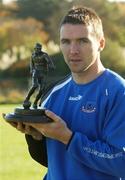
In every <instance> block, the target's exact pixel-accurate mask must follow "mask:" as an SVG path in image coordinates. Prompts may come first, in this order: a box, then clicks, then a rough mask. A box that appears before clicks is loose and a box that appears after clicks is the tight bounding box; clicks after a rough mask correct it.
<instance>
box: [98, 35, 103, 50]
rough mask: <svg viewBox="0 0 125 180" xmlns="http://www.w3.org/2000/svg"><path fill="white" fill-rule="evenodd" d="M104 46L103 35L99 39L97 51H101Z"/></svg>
mask: <svg viewBox="0 0 125 180" xmlns="http://www.w3.org/2000/svg"><path fill="white" fill-rule="evenodd" d="M104 47H105V38H104V37H102V38H100V41H99V49H98V50H99V51H102V50H103V49H104Z"/></svg>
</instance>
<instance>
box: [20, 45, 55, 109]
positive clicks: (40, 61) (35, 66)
mask: <svg viewBox="0 0 125 180" xmlns="http://www.w3.org/2000/svg"><path fill="white" fill-rule="evenodd" d="M41 49H42V45H41V44H39V43H36V45H35V48H34V52H33V53H32V56H31V64H30V71H31V74H32V87H31V88H30V90H29V92H28V95H27V96H26V98H25V100H24V103H23V106H24V108H26V109H28V108H29V107H30V105H31V103H30V101H29V100H30V97H31V96H32V94H33V93H34V92H35V90H36V89H37V88H38V87H39V92H38V94H37V96H36V99H35V101H34V103H33V108H34V109H37V105H38V101H39V99H40V97H41V95H42V94H43V92H44V90H45V86H46V84H45V78H46V76H47V72H48V70H49V69H50V68H52V69H54V64H53V62H52V60H51V58H50V57H49V56H48V54H47V53H45V52H43V51H41Z"/></svg>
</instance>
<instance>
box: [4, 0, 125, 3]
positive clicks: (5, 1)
mask: <svg viewBox="0 0 125 180" xmlns="http://www.w3.org/2000/svg"><path fill="white" fill-rule="evenodd" d="M11 1H15V0H3V2H4V3H9V2H11ZM109 1H111V2H113V1H116V2H119V1H121V2H125V0H109Z"/></svg>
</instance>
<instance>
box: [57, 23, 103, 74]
mask: <svg viewBox="0 0 125 180" xmlns="http://www.w3.org/2000/svg"><path fill="white" fill-rule="evenodd" d="M60 48H61V51H62V53H63V56H64V59H65V62H66V64H67V65H68V66H69V68H70V70H71V72H73V73H84V72H85V71H87V70H89V69H90V68H93V67H94V66H97V65H98V59H99V54H100V52H99V49H100V48H101V49H102V48H103V43H102V40H99V39H97V38H96V36H95V35H94V34H93V29H92V26H85V25H82V24H76V25H73V24H64V25H62V27H61V29H60Z"/></svg>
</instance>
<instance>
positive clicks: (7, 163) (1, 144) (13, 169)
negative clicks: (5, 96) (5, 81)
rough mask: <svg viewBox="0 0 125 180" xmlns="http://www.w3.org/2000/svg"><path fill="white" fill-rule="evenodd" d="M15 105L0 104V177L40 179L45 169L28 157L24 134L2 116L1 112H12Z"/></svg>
mask: <svg viewBox="0 0 125 180" xmlns="http://www.w3.org/2000/svg"><path fill="white" fill-rule="evenodd" d="M16 106H17V105H0V179H1V180H17V179H18V180H41V179H42V177H44V175H45V173H46V170H47V169H46V168H44V166H41V165H40V164H38V163H37V162H35V161H34V160H33V159H32V158H31V157H30V155H29V153H28V149H27V144H26V141H25V138H24V134H22V133H20V132H18V131H17V130H16V129H15V128H13V127H11V126H10V125H9V124H8V123H6V122H5V121H4V120H3V118H2V113H8V112H13V109H14V108H15V107H16Z"/></svg>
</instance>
